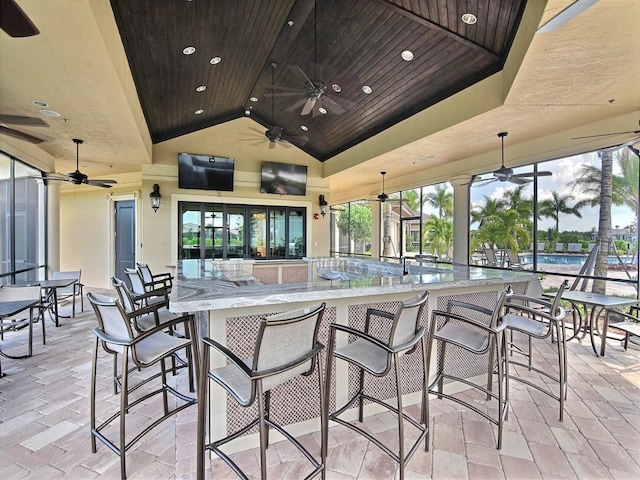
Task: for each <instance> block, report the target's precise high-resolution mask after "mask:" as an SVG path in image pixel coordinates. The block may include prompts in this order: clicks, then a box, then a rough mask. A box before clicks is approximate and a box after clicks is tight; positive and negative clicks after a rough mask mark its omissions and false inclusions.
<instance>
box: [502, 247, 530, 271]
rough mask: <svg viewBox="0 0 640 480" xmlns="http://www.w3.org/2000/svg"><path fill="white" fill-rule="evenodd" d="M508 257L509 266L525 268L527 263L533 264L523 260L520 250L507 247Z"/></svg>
mask: <svg viewBox="0 0 640 480" xmlns="http://www.w3.org/2000/svg"><path fill="white" fill-rule="evenodd" d="M507 258H508V259H509V268H524V267H526V266H527V265H531V264H530V263H525V262H523V261H522V260H521V259H520V255H519V254H518V252H517V251H515V250H512V249H510V248H508V249H507Z"/></svg>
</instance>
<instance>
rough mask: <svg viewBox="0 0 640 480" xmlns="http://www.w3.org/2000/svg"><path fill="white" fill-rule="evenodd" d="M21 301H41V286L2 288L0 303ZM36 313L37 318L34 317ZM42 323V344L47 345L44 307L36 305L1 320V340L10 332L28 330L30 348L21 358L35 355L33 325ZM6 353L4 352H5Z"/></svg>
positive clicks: (0, 288) (28, 347)
mask: <svg viewBox="0 0 640 480" xmlns="http://www.w3.org/2000/svg"><path fill="white" fill-rule="evenodd" d="M19 300H34V301H38V302H39V301H40V286H38V285H34V286H26V287H23V286H2V287H0V302H15V301H19ZM34 313H35V316H34ZM38 321H40V323H41V325H42V344H43V345H46V343H47V341H46V332H45V321H44V313H43V309H42V306H41V305H40V304H36V305H34V306H33V307H31V308H29V309H27V310H24V311H22V312H20V313H18V314H16V315H12V316H8V317H2V318H0V340H4V336H5V334H7V333H9V332H17V331H19V330H22V329H25V328H26V329H28V346H27V354H26V355H23V356H20V357H13V356H11V355H8V354H6V355H7V356H8V357H11V358H23V357H30V356H31V355H33V324H34V323H36V322H38ZM3 353H4V352H3Z"/></svg>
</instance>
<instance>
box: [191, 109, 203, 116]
mask: <svg viewBox="0 0 640 480" xmlns="http://www.w3.org/2000/svg"><path fill="white" fill-rule="evenodd" d="M193 113H195V114H196V115H200V114H202V113H204V110H202V109H199V110H196V111H195V112H193Z"/></svg>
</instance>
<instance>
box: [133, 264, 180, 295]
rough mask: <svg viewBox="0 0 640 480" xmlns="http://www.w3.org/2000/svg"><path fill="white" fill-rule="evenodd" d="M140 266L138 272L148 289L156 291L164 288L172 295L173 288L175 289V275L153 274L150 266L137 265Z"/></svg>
mask: <svg viewBox="0 0 640 480" xmlns="http://www.w3.org/2000/svg"><path fill="white" fill-rule="evenodd" d="M136 265H137V266H138V271H139V272H140V276H141V277H142V282H143V283H144V286H145V288H146V289H149V290H156V289H158V288H164V289H165V290H166V291H167V293H171V288H172V287H173V275H171V274H170V273H168V272H167V273H157V274H155V275H154V274H153V273H151V270H150V269H149V265H147V264H146V263H136Z"/></svg>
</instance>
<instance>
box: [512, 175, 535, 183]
mask: <svg viewBox="0 0 640 480" xmlns="http://www.w3.org/2000/svg"><path fill="white" fill-rule="evenodd" d="M506 181H507V182H509V183H513V184H515V185H526V184H528V183H531V182H532V181H533V179H532V178H521V177H516V176H512V177H509V178H507V180H506Z"/></svg>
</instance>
